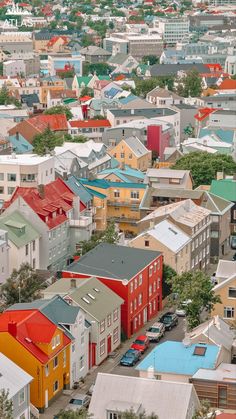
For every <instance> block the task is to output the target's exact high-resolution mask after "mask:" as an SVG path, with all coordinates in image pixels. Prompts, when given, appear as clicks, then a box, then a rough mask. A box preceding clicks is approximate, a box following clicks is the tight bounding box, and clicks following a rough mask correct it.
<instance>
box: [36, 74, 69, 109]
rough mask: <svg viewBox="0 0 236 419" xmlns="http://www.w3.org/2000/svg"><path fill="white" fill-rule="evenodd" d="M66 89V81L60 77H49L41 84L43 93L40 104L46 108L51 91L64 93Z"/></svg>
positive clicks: (41, 92)
mask: <svg viewBox="0 0 236 419" xmlns="http://www.w3.org/2000/svg"><path fill="white" fill-rule="evenodd" d="M64 89H65V82H64V80H62V79H60V78H59V77H53V78H52V77H49V78H47V79H44V80H43V81H42V83H41V91H40V98H39V100H40V103H42V104H44V105H45V106H46V104H47V97H48V92H49V91H53V90H56V91H60V90H61V91H62V90H64Z"/></svg>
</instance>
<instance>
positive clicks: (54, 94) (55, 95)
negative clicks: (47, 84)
mask: <svg viewBox="0 0 236 419" xmlns="http://www.w3.org/2000/svg"><path fill="white" fill-rule="evenodd" d="M50 98H51V99H60V98H62V99H66V98H69V99H71V98H73V99H74V98H76V92H75V91H74V90H70V89H65V90H61V89H59V90H50Z"/></svg>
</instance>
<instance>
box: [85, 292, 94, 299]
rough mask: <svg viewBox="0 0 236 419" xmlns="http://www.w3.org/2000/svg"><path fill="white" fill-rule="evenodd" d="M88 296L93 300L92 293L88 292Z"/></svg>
mask: <svg viewBox="0 0 236 419" xmlns="http://www.w3.org/2000/svg"><path fill="white" fill-rule="evenodd" d="M87 295H88V296H89V297H90V298H92V300H95V297H94V296H93V295H92V294H90V293H89V292H88V294H87Z"/></svg>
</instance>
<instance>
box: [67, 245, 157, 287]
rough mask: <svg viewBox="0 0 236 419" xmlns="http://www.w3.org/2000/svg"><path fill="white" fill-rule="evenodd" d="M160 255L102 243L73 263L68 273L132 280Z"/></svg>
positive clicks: (149, 251)
mask: <svg viewBox="0 0 236 419" xmlns="http://www.w3.org/2000/svg"><path fill="white" fill-rule="evenodd" d="M159 255H160V252H155V251H152V250H143V249H134V248H131V247H126V246H118V245H116V244H109V243H101V244H99V245H98V246H96V247H95V248H94V249H92V250H90V252H88V253H86V254H85V255H84V256H82V257H81V258H80V259H79V261H76V262H74V263H72V264H71V265H70V266H69V267H68V268H67V271H69V272H75V273H81V274H83V273H84V274H88V275H91V276H98V277H106V278H117V279H120V280H130V279H131V278H133V277H134V276H135V275H137V273H138V272H140V271H141V270H142V269H144V268H145V267H146V266H147V265H149V264H150V263H151V262H152V261H153V260H154V259H156V258H157V257H158V256H159Z"/></svg>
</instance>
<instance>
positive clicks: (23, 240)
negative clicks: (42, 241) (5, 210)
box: [0, 211, 40, 248]
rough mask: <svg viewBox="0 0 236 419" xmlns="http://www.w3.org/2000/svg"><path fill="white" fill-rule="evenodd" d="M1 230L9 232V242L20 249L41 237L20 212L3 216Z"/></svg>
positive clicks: (0, 223)
mask: <svg viewBox="0 0 236 419" xmlns="http://www.w3.org/2000/svg"><path fill="white" fill-rule="evenodd" d="M0 228H1V229H3V230H6V231H7V232H8V238H9V240H10V241H11V242H12V243H14V245H15V246H16V247H18V248H20V247H22V246H25V245H26V244H28V243H29V242H31V241H33V240H35V239H38V238H39V237H40V234H39V232H38V231H37V230H36V229H35V228H34V227H33V226H32V224H30V222H29V221H28V220H26V219H25V218H24V217H23V216H22V215H21V214H20V213H19V212H18V211H14V212H13V213H12V214H9V215H5V216H4V214H3V216H1V218H0Z"/></svg>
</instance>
